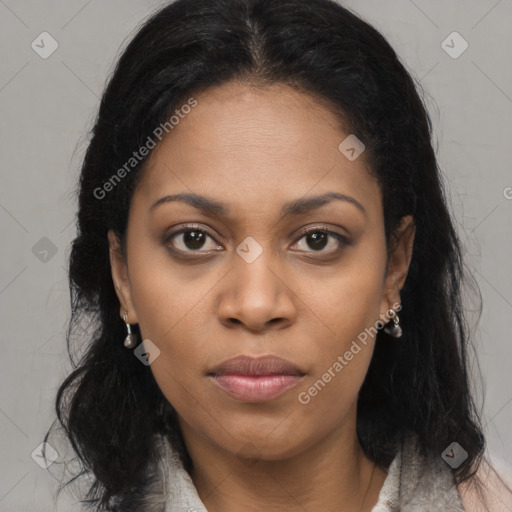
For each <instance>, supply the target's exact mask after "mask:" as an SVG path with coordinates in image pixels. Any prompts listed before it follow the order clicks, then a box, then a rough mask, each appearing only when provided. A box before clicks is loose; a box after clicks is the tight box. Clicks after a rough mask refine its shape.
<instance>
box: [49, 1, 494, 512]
mask: <svg viewBox="0 0 512 512" xmlns="http://www.w3.org/2000/svg"><path fill="white" fill-rule="evenodd" d="M77 229H78V235H77V237H76V239H75V240H74V241H73V246H72V252H71V257H70V266H69V272H70V286H71V292H72V305H73V317H72V321H71V324H70V336H71V335H72V334H73V333H74V332H75V330H76V329H77V328H78V325H79V322H80V321H82V320H83V319H84V318H87V319H89V320H90V321H91V322H92V325H93V327H94V328H93V329H92V330H91V331H90V332H89V335H88V338H87V350H86V353H85V355H84V357H83V358H82V360H81V361H80V363H79V365H78V367H77V369H76V370H75V371H74V372H73V373H72V374H71V375H70V376H69V377H68V378H67V379H66V380H65V382H64V383H63V384H62V385H61V387H60V389H59V393H58V396H57V413H58V418H59V421H60V422H61V424H62V426H63V427H64V429H65V432H66V434H67V436H68V437H69V440H70V441H71V443H72V446H73V448H74V450H75V451H76V452H77V454H78V456H79V460H80V462H81V463H82V467H83V472H84V474H89V475H91V476H92V477H93V483H92V486H91V487H90V489H89V492H88V494H87V502H88V503H89V504H90V505H91V506H92V507H94V508H95V509H96V510H116V511H128V510H137V511H141V510H144V511H149V510H151V511H154V510H189V511H191V510H208V511H209V512H212V511H213V512H218V511H222V512H230V511H232V510H291V511H295V510H297V511H298V510H325V511H331V510H332V511H335V510H341V509H342V510H344V511H371V510H373V511H379V512H383V511H387V512H390V511H398V510H404V511H405V510H407V511H418V510H453V511H461V510H484V509H488V510H499V508H497V505H495V501H496V497H495V496H496V492H495V490H493V489H491V487H490V481H486V482H485V483H484V485H480V488H479V487H478V486H477V485H476V484H478V482H481V481H482V479H483V478H486V477H485V476H482V475H483V473H482V471H483V469H484V467H487V466H484V465H483V462H482V461H483V460H484V459H483V453H484V444H485V443H484V437H483V434H482V428H481V426H480V420H479V418H478V414H477V412H476V410H475V406H474V403H473V399H472V396H471V394H470V390H469V382H468V367H467V353H468V346H469V345H468V338H469V335H468V332H467V328H466V324H465V318H464V312H463V309H462V306H461V286H462V282H463V277H464V272H463V264H462V260H461V252H460V246H459V241H458V238H457V234H456V232H455V230H454V227H453V222H452V220H451V217H450V214H449V212H448V210H447V206H446V202H445V197H444V191H443V185H442V182H441V179H440V174H439V171H438V166H437V162H436V158H435V154H434V151H433V149H432V144H431V124H430V120H429V117H428V114H427V112H426V110H425V108H424V106H423V104H422V101H421V99H420V98H419V96H418V92H417V91H416V88H415V85H414V82H413V80H412V78H411V77H410V75H409V74H408V73H407V71H406V70H405V69H404V67H403V65H402V64H401V63H400V61H399V59H398V58H397V56H396V54H395V52H394V51H393V49H392V48H391V47H390V46H389V44H388V43H387V41H386V40H385V39H384V38H383V37H382V35H380V34H379V33H378V32H377V31H376V30H375V29H373V28H372V27H371V26H370V25H368V24H367V23H365V22H363V21H362V20H360V19H359V18H358V17H356V16H355V15H354V14H352V13H351V12H349V11H348V10H346V9H344V8H343V7H341V6H340V5H338V4H337V3H335V2H333V1H330V0H308V1H302V0H283V1H279V2H276V1H271V0H221V1H215V2H211V1H208V0H178V1H176V2H174V3H172V4H170V5H167V6H166V7H164V8H162V9H161V10H160V11H159V12H157V13H156V14H155V15H154V16H152V17H151V18H150V19H149V20H148V21H147V22H146V23H145V24H144V26H143V27H142V28H141V29H140V30H139V32H138V33H137V35H136V36H135V37H134V38H133V40H132V41H131V43H130V44H129V45H128V47H127V48H126V50H125V51H124V53H123V55H122V56H121V58H120V60H119V63H118V65H117V68H116V70H115V72H114V74H113V76H112V78H111V80H110V83H109V85H108V87H107V89H106V91H105V93H104V95H103V98H102V101H101V106H100V111H99V115H98V118H97V120H96V124H95V127H94V130H93V134H92V139H91V141H90V144H89V147H88V150H87V153H86V155H85V159H84V163H83V167H82V174H81V179H80V192H79V211H78V225H77ZM493 483H495V484H496V485H498V484H499V479H496V478H494V480H493ZM501 489H503V486H502V488H501ZM478 490H480V491H481V493H479V492H477V491H478ZM500 492H503V490H501V491H500ZM493 500H494V501H493ZM500 500H502V501H503V500H504V498H503V496H501V497H500ZM84 501H86V500H84ZM496 503H498V502H496Z"/></svg>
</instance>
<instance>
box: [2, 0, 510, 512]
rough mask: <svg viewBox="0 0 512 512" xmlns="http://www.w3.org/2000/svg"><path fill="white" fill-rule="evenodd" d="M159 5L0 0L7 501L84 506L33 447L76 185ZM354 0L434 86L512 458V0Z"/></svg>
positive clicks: (493, 404)
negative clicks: (107, 105) (107, 104)
mask: <svg viewBox="0 0 512 512" xmlns="http://www.w3.org/2000/svg"><path fill="white" fill-rule="evenodd" d="M161 4H162V2H158V1H156V0H108V1H101V2H100V1H99V0H90V1H84V0H68V1H66V2H63V1H60V2H58V1H49V0H46V1H35V0H24V1H17V2H15V1H14V0H0V20H1V21H0V38H1V42H2V52H1V55H0V59H1V64H0V70H1V71H0V73H1V74H0V107H1V112H2V115H1V123H0V129H1V133H0V141H1V152H2V153H1V155H2V167H1V188H0V226H1V230H2V231H1V232H2V243H1V268H0V308H1V310H0V311H1V312H0V315H1V317H0V326H1V329H0V337H1V338H0V339H1V348H2V357H1V358H0V390H1V391H0V511H2V512H3V511H8V510H16V511H18V512H19V511H22V510H30V511H36V510H37V511H41V510H66V511H71V510H78V509H79V507H73V506H72V505H71V503H72V502H73V500H72V499H71V498H68V497H67V496H66V494H63V495H62V497H61V498H60V499H59V501H58V504H57V505H55V506H54V500H53V498H52V493H53V492H54V490H55V484H56V480H55V478H54V477H53V476H52V474H51V471H47V470H45V469H43V468H41V467H39V465H37V464H36V462H35V461H34V460H33V459H32V458H31V453H32V452H33V451H34V450H35V449H36V448H37V447H38V445H39V444H40V443H41V441H42V439H43V436H44V434H45V432H46V430H47V428H48V426H49V425H50V423H51V421H52V420H53V418H54V411H53V400H54V396H55V392H56V388H57V385H58V384H59V383H60V382H61V380H62V379H63V378H64V376H65V375H67V373H68V372H69V368H70V365H69V362H68V360H67V353H66V349H65V340H64V332H65V328H66V322H67V320H68V316H69V295H68V288H67V280H66V279H67V277H66V272H65V266H66V259H67V257H68V255H69V243H70V241H71V240H72V238H73V237H74V235H75V230H74V222H73V221H74V219H73V217H74V214H75V209H76V203H75V197H74V187H75V182H76V179H77V175H78V168H79V165H80V160H81V158H82V156H83V153H84V150H85V147H86V144H87V131H88V130H89V129H90V128H91V127H92V122H93V120H94V117H95V115H96V111H97V108H98V105H99V98H100V96H101V93H102V90H103V87H104V85H105V80H106V78H107V76H108V74H109V73H110V72H111V70H112V65H113V62H114V61H115V59H116V57H117V56H118V55H119V50H120V48H122V47H124V45H125V44H126V42H127V41H128V40H129V39H130V37H131V36H132V35H133V34H134V31H135V29H136V27H137V25H138V24H139V23H140V22H141V20H142V19H143V18H145V17H146V16H147V15H149V14H150V13H151V12H152V11H154V10H155V9H157V8H158V7H159V6H160V5H161ZM344 4H345V5H347V6H349V7H351V8H352V9H354V10H355V11H356V12H357V13H359V14H360V15H361V16H363V17H364V18H365V19H366V20H368V21H370V22H371V23H372V24H374V26H376V28H378V29H379V30H381V31H382V32H383V33H384V35H385V36H387V37H388V38H389V40H390V42H391V43H392V45H393V46H394V47H395V49H396V50H397V52H398V53H399V55H400V56H401V57H402V59H403V61H404V63H405V64H406V66H407V67H408V69H409V70H410V71H411V72H412V73H413V74H414V75H415V76H416V77H417V78H418V79H419V80H420V81H421V82H422V84H423V86H424V88H425V89H426V90H427V91H428V97H427V103H428V107H429V110H430V112H431V114H432V118H433V122H434V126H435V134H436V144H437V147H438V155H439V161H440V164H441V166H442V168H443V171H444V173H445V175H446V181H447V185H448V189H449V192H450V195H451V204H452V208H453V211H454V213H455V215H456V218H457V222H458V225H459V228H460V230H461V236H462V239H463V241H464V243H465V246H466V252H467V254H466V256H467V262H468V264H469V266H470V268H471V269H472V270H473V272H474V273H475V276H476V278H477V280H478V283H479V285H480V287H481V291H482V294H483V300H484V308H483V314H482V318H481V321H480V324H479V329H478V332H477V333H476V335H475V344H476V346H477V351H478V355H479V361H480V366H481V370H482V373H483V375H484V380H485V389H484V392H483V395H482V396H485V406H484V413H485V419H484V422H485V423H486V427H485V431H486V434H487V436H488V445H489V453H490V455H491V456H493V457H494V458H495V460H496V464H498V465H506V466H507V467H508V468H510V462H511V461H512V437H511V436H510V432H511V431H512V403H511V402H512V385H511V384H512V378H511V371H510V365H511V362H512V358H511V355H512V346H511V343H510V332H511V331H512V321H511V318H512V292H511V289H512V286H511V285H512V274H511V272H510V262H511V261H512V222H511V220H512V216H511V214H512V199H511V198H512V188H510V187H512V173H511V172H510V171H511V167H510V165H511V164H510V162H511V161H512V144H511V140H512V126H511V113H512V99H511V97H512V67H511V66H510V60H509V58H508V57H507V56H506V55H507V54H508V55H510V48H511V47H512V32H511V31H510V26H511V22H512V2H511V0H500V1H496V0H485V1H484V0H478V1H477V0H473V1H462V0H456V1H449V2H447V1H441V0H436V1H421V0H414V1H412V0H396V1H392V2H391V1H385V2H384V1H382V0H359V1H356V0H351V1H345V2H344ZM43 31H47V32H49V33H50V34H51V35H52V37H53V38H54V39H55V40H56V41H57V42H58V48H57V50H56V51H55V52H54V53H53V54H52V55H51V56H50V57H49V58H47V59H42V58H41V57H40V56H39V55H38V54H37V53H36V52H35V51H34V50H33V49H32V48H31V43H32V41H34V40H35V39H36V38H37V37H38V36H39V34H41V32H43ZM453 31H457V32H459V33H460V34H461V36H462V37H463V38H464V39H465V40H466V41H467V42H468V44H469V47H468V49H467V50H466V51H465V52H464V53H462V55H460V56H459V57H458V58H452V57H451V56H450V55H448V53H446V51H445V50H444V49H443V48H442V46H441V43H442V42H443V41H444V40H445V39H446V38H447V36H448V35H449V34H451V33H452V32H453ZM447 44H449V45H450V46H453V49H452V50H451V51H452V52H453V51H457V50H458V49H460V48H461V46H460V41H458V40H457V39H455V40H454V42H453V43H452V42H451V39H448V42H447ZM46 48H48V46H46ZM41 239H43V240H41ZM45 250H46V251H48V252H45ZM55 251H56V252H55ZM53 252H55V254H53ZM50 470H51V467H50ZM508 471H510V469H508ZM509 474H510V473H509Z"/></svg>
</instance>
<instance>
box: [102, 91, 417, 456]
mask: <svg viewBox="0 0 512 512" xmlns="http://www.w3.org/2000/svg"><path fill="white" fill-rule="evenodd" d="M196 100H197V105H196V106H195V107H194V108H193V109H191V110H190V112H189V113H188V114H187V115H182V116H181V117H180V120H179V124H177V125H175V126H174V128H173V130H172V131H171V132H170V133H169V135H168V136H167V137H166V138H164V139H163V140H162V142H161V143H160V144H159V145H158V146H157V147H156V148H155V149H154V150H152V153H151V155H150V157H149V160H148V163H147V167H146V170H145V172H144V175H143V177H142V180H141V182H140V184H139V186H138V188H137V189H136V190H135V192H134V195H133V199H132V203H131V207H130V214H129V222H128V230H127V262H126V265H125V262H124V261H123V260H122V259H121V258H120V256H119V254H118V252H116V251H115V250H114V247H115V244H116V239H115V237H114V236H113V234H112V233H109V239H110V242H111V247H112V250H111V264H112V272H113V278H114V282H115V285H116V290H117V294H118V297H119V300H120V302H121V311H120V313H121V315H122V313H123V311H124V310H125V309H126V310H127V311H128V318H127V321H128V322H129V323H132V324H134V323H138V324H139V326H140V330H141V334H142V336H143V339H144V340H151V342H152V344H153V345H147V346H146V348H148V347H149V349H150V352H151V350H153V349H151V346H156V347H158V349H159V351H160V353H159V355H158V356H157V357H156V358H155V359H154V361H153V362H152V363H151V365H150V368H151V371H152V372H153V374H154V377H155V379H156V381H157V383H158V385H159V387H160V388H161V390H162V392H163V393H164V395H165V396H166V398H167V399H168V400H169V402H170V403H171V404H172V405H173V406H174V408H175V409H176V411H177V412H178V415H179V418H180V424H181V425H182V429H183V430H184V432H185V433H186V438H192V437H193V436H196V437H197V438H200V439H203V440H206V441H207V442H211V443H213V444H215V445H216V446H218V447H221V448H223V449H225V450H228V451H230V452H232V453H243V454H244V455H247V456H251V455H252V456H259V457H262V458H266V459H269V460H270V459H278V458H283V457H286V456H291V455H293V454H296V453H298V452H300V451H301V450H305V449H307V448H308V447H310V446H312V445H313V444H315V443H317V442H319V441H320V440H322V439H324V438H326V437H327V436H331V435H335V434H336V433H337V432H339V431H340V430H343V429H346V428H351V429H353V428H355V411H356V408H355V406H356V401H357V394H358V391H359V389H360V387H361V385H362V382H363V380H364V377H365V374H366V371H367V368H368V365H369V362H370V359H371V356H372V352H373V346H374V341H375V339H374V337H373V335H374V333H375V330H374V329H371V328H372V327H374V326H375V325H376V323H377V322H378V321H379V319H382V318H384V316H385V314H386V311H387V310H388V309H389V308H390V307H393V305H394V306H395V307H396V306H397V305H398V303H399V301H400V298H399V289H400V288H401V286H402V285H403V282H404V280H405V275H406V272H407V267H408V264H409V260H410V248H411V245H412V236H413V228H412V224H408V223H407V222H405V223H404V224H403V228H404V229H403V230H402V231H401V233H402V236H401V238H400V241H399V243H398V244H397V247H396V249H395V250H394V251H393V253H392V254H391V257H390V260H389V268H388V269H387V268H386V264H387V254H386V243H385V236H384V219H383V206H382V200H381V195H380V190H379V186H378V184H377V182H376V181H375V180H374V179H373V178H372V177H371V176H370V174H369V172H368V168H367V164H366V162H365V156H366V155H365V153H364V152H363V153H362V154H361V155H360V156H359V157H357V158H355V159H354V156H357V151H358V150H360V149H361V147H360V146H354V142H353V140H352V139H349V140H348V141H347V142H345V143H344V145H342V149H339V146H340V143H342V142H343V141H344V140H345V139H346V138H347V137H348V136H349V135H350V133H349V132H344V131H342V130H341V128H340V125H339V122H338V119H337V117H335V116H334V114H332V113H331V112H330V111H329V110H328V109H327V108H326V107H325V106H322V105H321V104H320V103H318V102H315V100H314V98H313V97H311V96H308V95H305V94H303V93H300V92H297V91H295V90H293V89H291V88H288V87H286V86H281V87H278V86H273V87H268V88H265V89H255V88H250V87H249V86H247V85H242V84H240V83H235V82H232V83H229V84H224V85H222V86H219V87H215V88H210V89H208V90H207V91H205V92H203V93H202V94H200V95H198V96H197V97H196ZM187 111H188V109H187ZM350 142H352V144H350ZM356 143H357V141H356ZM346 146H348V148H347V147H346ZM351 147H354V148H355V151H351V149H350V148H351ZM342 150H343V151H342ZM348 157H350V158H348ZM176 194H184V195H187V196H188V197H192V198H193V201H192V200H190V201H187V200H185V199H186V198H182V199H181V200H180V199H179V198H175V200H171V198H170V197H167V196H173V195H176ZM166 197H167V199H163V198H166ZM210 202H211V203H214V204H210ZM192 203H193V204H192ZM410 220H411V219H410V218H407V221H410ZM184 228H188V230H189V231H188V232H186V233H176V232H178V231H180V230H182V229H184ZM305 231H308V233H309V234H308V233H305ZM365 329H366V331H365ZM365 334H366V336H365ZM363 340H364V341H363ZM120 343H122V340H120ZM145 343H147V342H145ZM357 347H359V350H358V349H357ZM237 356H247V358H248V359H252V358H259V357H262V356H275V357H278V358H283V359H284V360H286V361H288V363H289V367H287V368H284V366H282V365H281V364H275V363H272V362H270V363H269V366H266V365H265V364H261V365H258V364H253V365H250V364H249V365H247V366H243V365H241V366H238V365H235V366H233V367H228V368H224V370H223V371H220V372H219V366H222V364H223V363H225V362H226V361H228V360H230V359H232V358H234V357H237ZM141 364H142V362H141ZM256 374H257V375H256ZM221 375H222V376H221ZM315 390H316V391H315ZM349 426H350V427H349Z"/></svg>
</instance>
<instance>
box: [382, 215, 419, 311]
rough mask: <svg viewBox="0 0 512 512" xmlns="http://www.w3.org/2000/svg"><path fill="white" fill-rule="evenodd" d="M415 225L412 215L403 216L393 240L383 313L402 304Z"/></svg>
mask: <svg viewBox="0 0 512 512" xmlns="http://www.w3.org/2000/svg"><path fill="white" fill-rule="evenodd" d="M414 233H415V225H414V219H413V217H412V215H406V216H405V217H402V220H401V222H400V225H399V226H398V229H397V232H396V235H395V237H394V238H393V240H392V241H391V249H390V254H389V259H388V266H387V269H386V275H385V278H384V279H385V282H384V288H385V292H384V296H383V298H382V306H381V313H382V314H384V313H385V312H386V311H387V310H388V309H390V308H393V309H395V308H397V306H398V305H399V304H400V290H401V289H402V288H403V286H404V283H405V279H406V277H407V272H408V271H409V265H410V263H411V258H412V247H413V243H414Z"/></svg>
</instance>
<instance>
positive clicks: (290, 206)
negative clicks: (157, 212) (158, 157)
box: [150, 192, 366, 217]
mask: <svg viewBox="0 0 512 512" xmlns="http://www.w3.org/2000/svg"><path fill="white" fill-rule="evenodd" d="M333 200H339V201H344V202H346V203H349V204H352V205H354V206H355V207H357V208H358V209H359V210H360V211H361V212H362V213H363V214H366V210H365V208H364V207H363V205H362V204H361V203H360V202H359V201H357V199H354V198H353V197H351V196H347V195H345V194H340V193H338V192H327V193H325V194H321V195H319V196H309V197H303V198H300V199H295V200H294V201H290V202H288V203H285V204H284V205H283V207H282V209H281V216H283V217H284V216H285V215H303V214H305V213H308V212H310V211H312V210H316V209H318V208H320V207H322V206H324V205H326V204H328V203H330V202H331V201H333ZM174 201H182V202H184V203H187V204H189V205H191V206H193V207H194V208H197V209H198V210H201V211H202V212H203V213H205V214H207V215H211V216H218V217H221V216H224V217H227V216H229V212H230V210H229V208H228V207H227V206H226V205H225V204H223V203H221V202H219V201H217V200H215V199H212V198H209V197H205V196H201V195H198V194H194V193H182V194H172V195H167V196H164V197H161V198H160V199H158V200H157V201H155V202H154V203H153V204H152V205H151V207H150V211H152V210H153V209H154V208H156V207H157V206H159V205H162V204H166V203H171V202H174Z"/></svg>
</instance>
